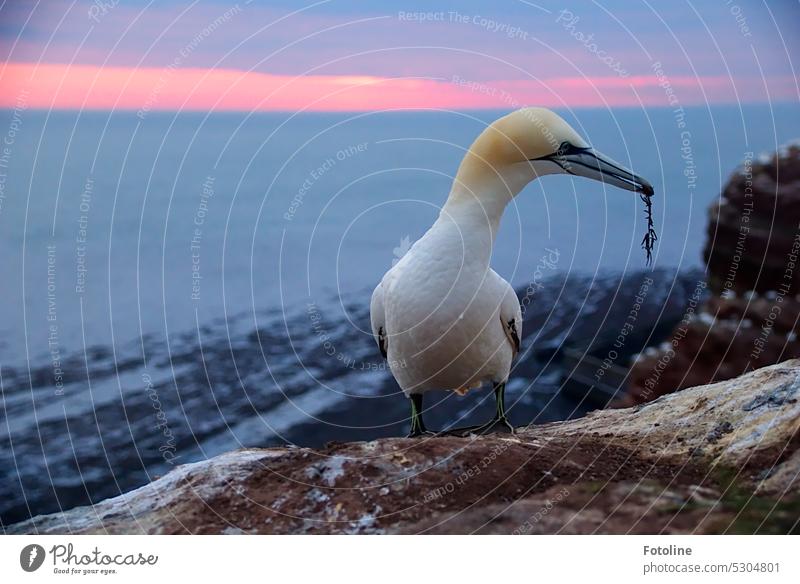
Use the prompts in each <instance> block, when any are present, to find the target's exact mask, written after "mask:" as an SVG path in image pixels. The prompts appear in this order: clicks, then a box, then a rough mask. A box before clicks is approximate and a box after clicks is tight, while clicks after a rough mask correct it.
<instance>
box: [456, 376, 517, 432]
mask: <svg viewBox="0 0 800 584" xmlns="http://www.w3.org/2000/svg"><path fill="white" fill-rule="evenodd" d="M494 400H495V412H494V417H493V418H492V419H491V420H489V421H488V422H486V423H485V424H483V425H482V426H477V427H473V428H466V429H465V430H464V432H463V434H462V436H469V435H470V434H491V433H493V432H507V433H510V434H513V433H514V426H512V425H511V422H509V421H508V418H507V417H506V382H505V381H503V382H502V383H496V384H495V386H494Z"/></svg>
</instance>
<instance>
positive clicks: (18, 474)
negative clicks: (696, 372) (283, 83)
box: [0, 105, 800, 519]
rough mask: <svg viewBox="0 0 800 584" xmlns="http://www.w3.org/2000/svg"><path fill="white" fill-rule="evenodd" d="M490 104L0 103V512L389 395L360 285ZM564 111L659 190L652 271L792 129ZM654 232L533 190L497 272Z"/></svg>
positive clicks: (601, 207)
mask: <svg viewBox="0 0 800 584" xmlns="http://www.w3.org/2000/svg"><path fill="white" fill-rule="evenodd" d="M500 113H501V112H479V113H454V112H406V113H370V114H336V115H333V114H302V115H297V116H291V115H289V114H258V115H250V116H247V115H244V114H213V115H209V116H206V115H203V114H196V113H191V114H180V115H178V116H175V115H173V114H164V113H160V114H159V113H151V114H149V115H148V116H147V117H146V118H145V119H143V120H140V119H139V118H137V117H136V116H135V115H134V114H132V113H114V114H113V115H110V114H109V113H105V112H88V113H82V114H78V113H70V112H59V113H52V114H46V113H44V112H34V111H24V112H16V113H15V112H11V111H2V112H0V132H2V134H3V135H4V137H5V138H6V139H7V148H8V150H7V151H5V153H4V156H3V158H2V161H0V172H1V173H2V176H0V178H2V179H3V181H4V182H3V183H2V184H3V190H2V191H0V194H2V195H3V196H2V198H0V203H1V205H0V270H1V273H2V274H3V278H2V284H0V289H1V290H2V292H1V296H0V297H1V298H2V302H0V372H2V378H0V382H2V383H1V385H2V389H3V406H4V407H3V410H2V412H0V413H2V416H3V418H4V420H3V423H2V425H0V427H3V431H2V433H3V434H2V435H0V438H2V444H3V445H4V446H3V447H2V448H3V450H2V451H0V455H2V458H3V459H4V465H5V464H7V465H9V466H7V467H6V468H8V469H9V470H8V473H10V474H8V475H7V476H6V475H4V482H6V483H7V484H9V485H12V486H10V487H9V489H12V487H13V489H17V490H16V491H14V493H13V495H8V496H9V497H12V496H13V497H16V499H15V500H14V502H13V505H11V507H9V508H12V509H13V512H11V513H10V514H9V515H8V516H7V517H11V518H12V519H18V518H20V517H21V516H24V515H26V514H27V513H28V512H37V511H42V510H54V509H55V508H57V504H58V505H61V504H63V505H64V506H70V505H69V504H70V502H74V501H83V499H81V497H85V496H86V492H85V490H83V489H82V488H81V484H82V482H85V481H89V480H90V479H91V481H93V482H94V483H95V484H97V485H101V486H102V485H104V484H110V478H115V480H116V479H119V478H120V477H123V475H126V473H128V472H129V471H130V473H133V471H131V470H130V469H131V468H132V467H135V466H136V465H137V464H139V463H137V462H136V461H135V460H133V459H135V458H137V457H138V459H139V461H140V462H141V464H139V466H140V467H142V468H144V469H145V470H144V471H142V469H141V468H140V469H139V471H137V472H138V474H135V473H134V474H135V476H134V474H131V477H134V478H131V477H128V476H127V475H126V476H124V477H123V479H124V480H122V479H120V480H121V482H120V483H119V488H120V489H122V488H123V487H125V486H130V485H131V484H134V485H135V484H141V482H143V481H144V480H146V478H147V477H148V476H149V474H147V473H150V472H151V471H152V470H154V469H155V470H157V471H159V472H161V471H163V469H164V463H165V460H166V457H164V456H160V455H159V452H161V453H163V452H164V451H165V449H168V450H169V452H170V453H171V455H176V456H182V458H181V461H187V460H189V459H191V458H197V457H200V456H207V455H211V454H214V453H216V452H219V451H221V450H224V449H228V448H232V447H236V446H237V445H240V444H262V443H269V442H270V440H272V438H274V437H275V436H278V435H280V434H281V433H282V432H286V431H288V430H289V429H291V427H293V426H296V425H297V424H301V423H305V422H308V421H309V420H317V419H318V417H319V416H320V415H322V413H323V412H324V411H325V408H327V407H329V406H330V405H331V404H333V403H335V402H337V400H338V401H341V400H345V399H348V396H352V395H362V396H370V395H373V394H377V393H380V392H381V391H385V392H388V393H386V395H387V396H390V397H391V399H392V400H394V401H392V403H393V404H394V403H395V402H396V401H397V400H398V399H399V398H398V397H397V396H396V395H394V389H392V390H389V389H386V388H390V387H393V386H391V380H388V381H387V379H388V376H387V375H386V372H385V371H381V370H377V371H375V370H372V369H371V368H370V365H375V366H380V359H379V356H377V355H375V349H374V346H373V345H372V341H371V339H370V338H369V334H368V333H367V331H366V329H367V328H368V324H367V323H368V319H367V314H366V305H367V304H368V295H369V293H370V292H371V290H372V287H373V286H374V285H375V283H376V282H378V281H379V279H380V278H381V276H382V275H383V273H384V272H385V271H386V270H387V269H388V268H389V267H391V265H392V261H393V260H394V259H396V258H397V257H398V256H399V255H401V254H402V250H403V249H404V248H405V247H407V244H408V243H410V242H413V241H414V240H415V239H417V238H418V237H420V236H421V235H422V233H424V231H425V230H426V229H427V227H428V226H429V225H430V224H431V223H432V221H433V220H434V218H435V217H436V215H437V213H438V209H439V207H440V206H441V205H442V203H443V202H444V200H445V198H446V195H447V192H448V190H449V185H450V182H451V180H452V175H453V173H454V172H455V170H456V168H457V166H458V163H459V161H460V159H461V157H462V155H463V150H464V148H466V147H468V145H469V144H470V142H471V141H472V140H473V139H474V137H475V136H476V135H477V134H478V133H479V132H480V130H481V129H482V127H484V125H485V124H486V123H487V122H488V121H491V120H492V119H494V118H496V117H497V116H498V115H500ZM562 113H563V115H564V116H565V117H566V118H567V119H569V120H570V121H571V122H572V123H573V125H574V126H575V127H576V129H578V130H579V132H580V133H581V134H583V135H584V136H585V137H586V138H587V139H588V140H589V142H591V143H592V144H593V145H594V146H595V147H596V148H597V149H599V150H600V151H602V152H604V153H605V154H607V155H609V156H611V157H612V158H615V159H617V160H618V161H620V162H622V163H624V164H626V165H627V166H629V167H631V168H632V169H634V170H635V171H636V172H637V173H639V174H641V175H643V176H644V177H646V178H648V179H649V180H650V181H651V182H652V183H653V185H654V186H655V189H656V199H655V201H654V212H655V221H656V229H657V231H658V233H659V236H660V239H659V241H658V245H657V248H656V254H655V266H656V267H657V268H663V269H668V270H671V271H672V272H675V273H677V272H685V271H687V270H691V269H696V268H698V267H701V266H702V260H701V250H702V246H703V243H704V240H705V229H706V222H707V209H708V206H709V204H710V203H711V202H712V201H713V200H714V199H715V198H716V197H718V196H719V192H720V190H721V186H722V185H723V184H724V182H725V181H726V179H727V177H728V175H729V174H730V173H731V172H732V171H733V170H734V169H735V168H736V166H737V165H738V164H739V163H740V161H741V160H742V159H744V158H745V156H746V154H747V153H748V152H755V153H756V154H758V153H759V152H762V151H771V150H774V149H775V148H776V147H777V146H779V145H780V144H781V143H784V142H786V141H788V140H790V139H793V138H796V137H798V136H800V115H798V108H797V106H790V105H774V106H763V105H762V106H743V107H742V108H741V109H740V108H738V107H736V106H724V107H720V106H716V107H714V108H711V109H707V108H700V107H697V108H686V110H685V112H684V113H685V117H683V118H682V119H678V118H676V115H675V113H674V112H672V111H670V110H666V109H651V110H633V109H621V110H614V111H613V112H608V111H602V110H580V111H576V112H573V113H572V114H570V113H567V112H562ZM679 122H681V123H683V124H685V125H684V126H683V127H679ZM644 231H645V221H644V214H643V206H642V204H641V202H640V201H639V200H638V198H637V197H636V196H633V195H632V194H631V193H629V192H625V191H620V190H615V189H608V190H605V189H604V187H603V185H602V184H600V183H596V182H590V181H587V180H586V179H574V180H573V179H571V178H569V177H564V176H555V177H546V178H545V179H543V180H541V181H539V182H537V183H535V184H532V185H530V186H529V187H528V188H526V189H525V191H523V193H522V194H521V195H520V196H519V197H518V198H517V199H516V201H515V203H514V205H513V206H510V207H509V209H508V211H507V213H506V215H505V217H504V219H503V225H502V228H501V231H500V235H499V237H498V240H497V245H496V248H495V253H494V259H493V265H494V267H495V269H496V270H497V271H498V272H499V273H500V274H501V275H502V276H504V277H506V278H507V279H509V280H511V281H512V282H513V283H514V284H515V285H517V286H525V285H526V283H528V282H530V281H531V279H532V278H534V276H533V274H534V273H535V272H536V270H537V266H539V265H540V263H541V260H542V258H543V257H548V256H549V255H550V254H551V252H552V250H556V251H557V255H558V261H557V265H555V266H553V267H548V268H546V270H545V271H548V272H549V271H552V272H553V273H556V272H558V273H562V274H563V273H567V272H569V273H572V274H575V273H577V274H585V275H587V277H590V278H591V277H592V276H593V275H594V274H607V273H612V272H613V273H627V272H638V271H639V270H641V269H642V268H643V267H644V254H643V252H642V250H641V249H640V247H639V244H640V240H641V237H642V235H643V233H644ZM48 269H49V273H48ZM545 275H549V274H545ZM48 278H49V280H48ZM560 293H561V294H564V293H566V294H567V295H569V293H570V291H569V290H566V292H560ZM553 302H554V303H555V302H557V301H555V300H554V301H553ZM309 305H313V307H312V308H309ZM312 313H313V315H315V316H314V318H312ZM320 316H321V322H323V323H324V327H323V328H322V329H319V328H317V329H314V327H313V324H314V322H315V321H318V320H319V319H317V317H320ZM556 324H558V323H556ZM320 330H321V331H322V333H324V334H325V335H327V337H325V338H330V339H332V340H333V344H334V351H333V355H331V354H329V352H328V351H327V350H326V348H325V346H324V341H325V338H323V336H322V334H321V333H320ZM337 359H338V360H339V361H340V363H339V365H341V362H344V363H345V364H346V363H349V362H350V361H355V362H357V364H358V365H359V367H358V368H354V367H339V369H335V368H334V367H333V366H332V362H334V361H335V360H337ZM364 364H366V365H367V367H366V371H364V370H363V368H362V367H361V366H362V365H364ZM357 369H358V370H357ZM59 375H61V378H59ZM321 378H324V383H323V382H321V381H320V379H321ZM320 387H324V390H325V391H324V393H319V392H318V393H309V392H311V391H312V390H314V391H316V390H317V389H319V388H320ZM378 388H383V389H378ZM153 392H156V393H157V395H158V397H159V399H160V401H159V403H160V404H163V410H164V411H165V412H166V417H167V418H168V419H169V428H170V433H171V434H170V435H167V436H165V435H163V434H162V433H160V432H161V428H160V427H159V426H157V424H156V423H155V422H154V420H153V416H154V413H155V414H157V413H158V411H157V410H156V411H155V412H154V410H153V409H152V407H151V401H152V397H151V396H152V395H153ZM287 396H296V397H297V399H298V400H299V399H300V398H303V397H304V396H305V399H306V401H304V402H303V403H302V404H300V405H296V404H295V403H294V402H292V403H291V404H287ZM548 399H550V398H548ZM148 400H151V401H148ZM288 401H291V400H288ZM290 406H291V407H290ZM159 407H161V406H159ZM292 407H294V410H292ZM104 408H105V409H104ZM137 408H138V409H137ZM287 408H289V409H288V410H287ZM101 410H102V411H103V413H98V411H101ZM95 417H96V421H94V420H95ZM145 420H146V424H145V422H144V421H145ZM397 421H398V423H399V422H400V421H402V420H401V419H398V420H397ZM136 423H141V424H144V425H146V426H147V428H148V430H147V431H144V430H142V432H141V433H137V431H134V430H132V429H131V428H132V427H133V425H135V424H136ZM154 428H155V430H154ZM266 429H268V430H266ZM271 437H272V438H271ZM173 438H174V440H173ZM148 440H149V442H148ZM182 440H183V443H184V444H189V445H191V448H193V449H194V450H193V451H192V452H193V454H188V453H187V452H188V450H189V446H186V447H185V448H184V449H183V450H181V447H179V446H175V445H174V443H173V442H177V443H181V441H182ZM67 444H69V445H70V446H69V448H67V447H66V445H67ZM129 444H134V447H133V450H132V451H131V452H128V451H125V454H124V455H123V454H118V456H119V457H120V460H115V459H114V456H116V455H115V454H114V452H116V451H117V450H119V452H122V450H123V449H124V448H125V447H126V445H129ZM109 445H116V446H114V447H113V448H112V446H109ZM173 446H174V448H173ZM12 448H15V449H16V450H14V451H13V452H11V450H12ZM115 449H117V450H115ZM145 451H147V452H148V453H149V454H147V455H143V454H142V452H145ZM21 452H25V453H26V458H25V463H24V468H18V469H17V470H13V471H12V470H10V468H11V467H10V465H11V463H12V461H13V462H16V463H19V461H20V460H22V458H21V454H20V453H21ZM154 453H155V454H154ZM151 455H154V457H155V459H157V461H160V462H159V464H155V463H152V464H151V462H148V460H151V459H153V456H151ZM148 456H149V457H150V458H148ZM162 459H164V460H162ZM166 462H169V461H166ZM59 465H60V466H59ZM143 472H144V473H146V474H147V476H145V474H142V473H143ZM56 484H60V485H61V486H60V487H58V488H57V487H56V486H54V485H56ZM14 485H16V486H14ZM20 485H22V486H20ZM13 489H12V490H13ZM59 489H60V490H59ZM9 492H10V491H9ZM53 492H56V493H60V495H59V496H60V497H61V498H60V499H58V501H56V500H55V499H54V495H53ZM96 492H97V493H98V494H100V495H104V496H107V495H108V494H110V493H108V492H107V491H102V489H100V487H98V490H97V491H96ZM65 493H68V494H69V493H72V495H74V497H73V498H70V496H71V495H70V496H67V495H65ZM111 494H113V493H111ZM23 499H25V501H28V503H29V504H30V505H32V506H30V507H29V509H30V511H24V510H23V509H25V506H24V505H23ZM9 500H10V499H9ZM31 501H32V503H31ZM2 511H3V510H2V509H0V512H2Z"/></svg>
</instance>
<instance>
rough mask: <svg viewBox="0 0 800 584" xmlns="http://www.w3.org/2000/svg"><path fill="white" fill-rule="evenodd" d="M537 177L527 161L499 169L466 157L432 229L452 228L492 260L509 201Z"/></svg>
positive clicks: (473, 250)
mask: <svg viewBox="0 0 800 584" xmlns="http://www.w3.org/2000/svg"><path fill="white" fill-rule="evenodd" d="M534 178H536V175H535V173H534V172H533V170H532V168H531V165H530V164H527V163H521V164H515V165H509V166H506V167H504V168H502V169H501V170H496V169H495V168H487V167H486V165H483V164H475V163H474V162H473V161H470V160H469V159H468V158H465V161H464V162H463V163H462V164H461V167H460V168H459V170H458V174H457V175H456V178H455V180H454V181H453V187H452V188H451V190H450V195H449V197H448V198H447V202H446V203H445V204H444V207H442V211H441V213H440V214H439V218H438V219H437V220H436V223H434V225H433V227H432V228H431V231H436V232H442V233H446V232H451V237H457V238H458V239H459V240H460V245H463V246H464V248H467V249H469V251H470V252H471V253H473V254H476V255H475V257H477V258H481V259H482V260H484V261H486V262H488V261H489V258H490V257H491V252H492V245H493V244H494V240H495V238H496V236H497V231H498V229H499V227H500V219H501V217H502V216H503V212H504V211H505V208H506V205H508V203H510V202H511V200H512V199H513V198H514V197H515V196H517V194H518V193H519V192H520V191H521V190H522V189H523V188H524V187H525V185H527V184H528V183H529V182H530V181H531V180H533V179H534Z"/></svg>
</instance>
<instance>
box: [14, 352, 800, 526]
mask: <svg viewBox="0 0 800 584" xmlns="http://www.w3.org/2000/svg"><path fill="white" fill-rule="evenodd" d="M799 427H800V360H793V361H787V362H785V363H782V364H779V365H774V366H771V367H765V368H763V369H759V370H757V371H754V372H752V373H749V374H747V375H744V376H742V377H738V378H736V379H732V380H729V381H724V382H720V383H716V384H713V385H704V386H700V387H695V388H690V389H686V390H684V391H681V392H678V393H675V394H671V395H668V396H664V397H661V398H659V399H657V400H655V401H653V402H650V403H648V404H645V405H640V406H636V407H633V408H628V409H622V410H606V411H599V412H595V413H593V414H591V415H589V416H587V417H585V418H582V419H579V420H573V421H570V422H559V423H553V424H546V425H542V426H535V427H531V428H528V429H524V430H520V431H519V432H518V433H517V434H516V435H514V436H507V435H492V436H487V437H474V438H467V439H465V438H456V437H442V438H430V439H421V440H409V439H404V438H396V439H395V438H390V439H382V440H377V441H373V442H359V443H350V444H332V445H329V446H327V447H326V448H324V449H322V450H317V451H314V450H310V449H303V448H268V449H248V450H239V451H235V452H230V453H228V454H224V455H222V456H218V457H216V458H213V459H210V460H207V461H203V462H198V463H194V464H187V465H184V466H180V467H178V468H176V469H175V470H174V471H172V472H170V473H169V474H167V475H166V476H164V477H162V478H160V479H158V480H156V481H154V482H153V483H151V484H149V485H146V486H144V487H142V488H139V489H137V490H135V491H132V492H130V493H127V494H125V495H123V496H120V497H116V498H113V499H108V500H106V501H103V502H100V503H98V504H96V505H94V506H92V507H81V508H77V509H73V510H71V511H67V512H64V513H58V514H53V515H46V516H39V517H35V518H33V519H31V520H29V521H26V522H23V523H19V524H16V525H13V526H11V527H10V528H9V529H8V531H10V532H11V533H105V532H108V533H187V532H188V533H240V532H245V533H594V532H597V533H629V532H630V533H690V532H696V533H721V532H727V533H754V532H770V533H787V532H791V531H797V529H798V521H799V520H800V498H799V497H798V495H799V494H800V493H798V491H799V489H798V487H799V486H800V479H798V475H799V473H800V448H798V446H799V445H800V434H799V433H798V429H799Z"/></svg>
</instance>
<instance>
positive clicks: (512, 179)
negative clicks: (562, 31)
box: [370, 108, 652, 395]
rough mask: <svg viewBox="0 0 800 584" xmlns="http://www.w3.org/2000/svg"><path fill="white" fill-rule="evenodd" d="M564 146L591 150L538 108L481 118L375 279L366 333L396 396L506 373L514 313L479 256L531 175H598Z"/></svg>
mask: <svg viewBox="0 0 800 584" xmlns="http://www.w3.org/2000/svg"><path fill="white" fill-rule="evenodd" d="M567 147H569V148H573V149H575V148H576V149H577V150H578V151H579V152H578V154H579V155H583V153H585V152H587V151H590V150H591V149H590V148H589V146H588V144H587V143H586V142H585V141H584V140H583V139H582V138H581V137H580V136H579V135H578V134H577V133H576V132H575V131H574V130H573V129H572V128H571V127H570V126H569V124H567V123H566V122H565V121H564V120H563V119H561V118H560V117H559V116H558V115H557V114H555V113H553V112H551V111H549V110H546V109H542V108H526V109H523V110H519V111H516V112H514V113H512V114H509V115H508V116H505V117H503V118H501V119H499V120H497V121H496V122H494V123H493V124H491V125H490V126H488V127H487V128H486V129H485V130H484V131H483V132H482V133H481V135H480V136H479V137H478V139H477V140H475V142H474V143H473V144H472V146H471V147H470V149H469V151H468V152H467V153H466V155H465V156H464V160H463V161H462V163H461V165H460V167H459V170H458V174H457V175H456V177H455V180H454V182H453V187H452V189H451V191H450V195H449V197H448V199H447V202H446V203H445V205H444V206H443V208H442V211H441V213H440V215H439V217H438V219H437V220H436V222H435V223H434V225H433V226H432V227H431V228H430V229H429V230H428V231H427V232H426V233H425V235H424V236H423V237H422V238H421V239H420V240H419V241H417V242H416V243H415V244H414V245H413V246H412V247H411V249H410V250H409V251H408V252H407V253H406V254H405V255H404V256H403V258H402V259H401V260H400V261H399V262H398V263H397V264H396V265H395V266H394V267H392V269H390V270H389V271H388V272H387V273H386V274H385V275H384V277H383V279H382V280H381V282H380V284H378V287H377V288H376V289H375V291H374V293H373V295H372V302H371V306H370V310H371V322H372V332H373V334H374V336H375V340H376V342H377V343H378V345H379V346H380V347H381V350H382V352H384V353H385V354H386V356H387V359H388V362H389V367H390V368H391V371H392V374H393V375H394V377H395V379H397V382H398V383H399V385H400V387H401V388H402V389H403V391H404V392H405V394H406V395H411V394H418V393H424V392H426V391H429V390H434V389H440V390H453V391H465V390H468V389H471V388H475V387H477V386H479V385H482V384H483V383H484V382H492V383H494V384H499V383H502V382H505V381H506V380H507V379H508V376H509V373H510V370H511V363H512V360H513V358H514V357H515V355H516V352H517V350H518V345H519V339H520V338H521V335H522V316H521V310H520V305H519V302H518V300H517V297H516V294H515V293H514V290H513V288H512V287H511V285H510V284H509V283H508V282H506V281H505V280H503V279H502V278H501V277H500V276H499V275H498V274H497V273H496V272H495V271H494V270H492V269H491V267H490V265H489V262H490V259H491V254H492V245H493V243H494V239H495V235H496V234H497V229H498V227H499V224H500V218H501V216H502V214H503V211H504V210H505V207H506V205H507V204H508V203H509V202H510V201H511V200H512V199H513V198H514V197H515V196H516V195H517V194H518V193H519V192H520V191H521V190H522V189H523V188H524V187H525V185H526V184H528V183H529V182H530V181H532V180H533V179H535V178H537V177H538V176H541V175H544V174H553V173H563V174H579V175H581V176H591V177H592V178H597V179H598V180H606V177H603V176H601V175H602V173H601V172H600V163H599V162H598V163H597V164H598V168H597V169H594V167H593V166H592V164H593V163H592V162H591V160H594V159H590V163H589V166H587V167H585V168H584V167H580V168H578V167H577V166H575V167H571V166H570V165H569V160H568V159H567V158H564V157H562V156H561V152H562V150H563V151H564V152H565V153H566V154H570V155H572V154H574V152H573V151H570V150H569V148H567ZM574 160H575V163H576V165H577V164H581V163H582V160H581V159H580V157H578V158H574ZM604 164H607V165H608V168H609V169H611V170H613V172H614V173H616V174H615V175H614V176H612V177H611V179H612V180H617V181H618V183H619V184H618V186H623V188H628V189H629V190H633V189H634V188H635V187H639V186H641V185H646V186H647V188H649V189H650V191H651V192H652V187H650V186H649V184H647V183H646V181H644V182H642V180H641V179H640V178H639V177H636V176H635V175H633V174H631V173H630V172H629V171H627V170H626V169H623V168H621V167H618V166H616V165H613V166H612V165H611V164H610V161H607V162H604ZM617 171H619V172H617ZM623 175H625V177H623V178H619V176H623ZM636 181H639V182H636ZM642 188H644V187H642Z"/></svg>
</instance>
